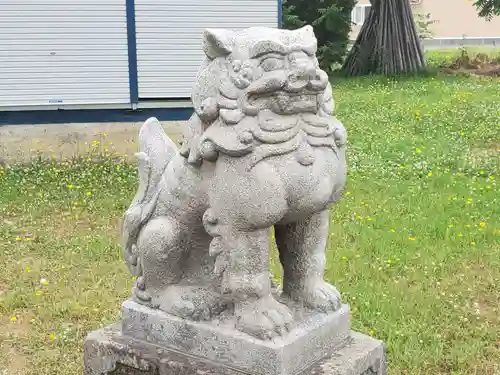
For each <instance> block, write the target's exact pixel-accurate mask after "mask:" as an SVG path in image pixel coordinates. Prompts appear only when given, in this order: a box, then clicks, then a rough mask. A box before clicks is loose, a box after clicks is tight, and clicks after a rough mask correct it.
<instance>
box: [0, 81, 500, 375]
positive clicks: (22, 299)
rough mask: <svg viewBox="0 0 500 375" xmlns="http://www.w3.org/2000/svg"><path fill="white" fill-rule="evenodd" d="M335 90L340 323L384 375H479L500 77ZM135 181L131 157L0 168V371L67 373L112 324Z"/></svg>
mask: <svg viewBox="0 0 500 375" xmlns="http://www.w3.org/2000/svg"><path fill="white" fill-rule="evenodd" d="M334 85H335V90H336V103H337V114H338V117H339V118H340V119H341V121H342V122H343V123H344V124H345V126H346V128H347V130H348V134H349V142H350V143H349V168H350V169H349V180H348V187H347V192H346V195H345V197H344V199H343V200H342V201H341V202H340V203H339V204H338V205H336V206H335V207H334V208H333V209H332V216H331V236H330V241H329V244H328V269H327V278H328V280H330V281H331V282H332V283H334V284H336V285H337V286H338V288H339V289H340V290H341V292H343V295H344V298H345V300H346V302H348V303H349V304H350V305H351V307H352V312H353V315H352V322H353V328H354V329H356V330H359V331H361V332H364V333H366V334H370V335H373V336H374V337H377V338H379V339H382V340H384V341H385V342H386V343H387V349H388V355H389V361H390V362H389V373H390V374H391V375H396V374H397V375H408V374H492V372H488V371H489V370H488V366H490V368H493V366H495V364H498V363H500V348H499V346H500V343H499V340H500V312H499V306H500V195H499V186H498V184H499V179H500V106H499V100H500V99H499V98H500V82H499V81H498V80H495V79H478V78H464V77H441V78H438V77H425V78H413V79H398V80H394V79H386V78H364V79H352V80H348V81H347V80H346V81H344V80H340V81H337V82H334ZM136 183H137V177H136V167H135V165H129V164H127V163H125V162H113V161H111V160H108V161H106V162H104V163H101V164H96V163H94V162H93V161H92V160H87V159H84V160H81V161H80V162H78V163H70V162H66V163H62V164H51V163H42V162H38V163H34V164H33V165H31V166H19V167H11V168H9V169H4V170H2V169H0V270H1V272H0V325H1V326H2V329H1V330H0V374H2V375H3V374H8V375H15V374H33V375H35V374H36V375H54V374H56V373H57V374H58V375H74V374H78V373H81V370H82V343H83V339H84V337H85V335H86V334H87V332H89V331H90V330H92V329H95V328H98V327H101V326H103V325H105V324H107V323H109V322H112V321H114V320H116V319H118V317H119V308H120V302H121V301H123V300H124V299H126V298H127V297H128V295H129V292H130V288H131V286H132V278H131V276H130V274H129V273H128V272H127V269H126V266H125V264H124V262H123V260H122V256H121V248H120V245H119V238H118V224H119V220H120V217H121V215H122V213H123V212H124V210H125V209H126V208H127V207H128V204H129V202H130V200H131V198H132V197H133V195H134V193H135V188H136ZM273 264H274V265H276V261H275V260H274V262H273ZM275 268H276V270H277V272H278V273H279V270H278V267H275ZM2 366H3V368H2ZM497 366H498V365H497ZM2 370H3V372H2ZM497 370H498V368H497Z"/></svg>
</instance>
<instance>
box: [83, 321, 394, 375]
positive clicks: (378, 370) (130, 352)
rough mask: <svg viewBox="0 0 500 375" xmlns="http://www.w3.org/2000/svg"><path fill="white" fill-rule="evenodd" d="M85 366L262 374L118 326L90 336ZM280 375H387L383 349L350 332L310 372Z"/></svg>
mask: <svg viewBox="0 0 500 375" xmlns="http://www.w3.org/2000/svg"><path fill="white" fill-rule="evenodd" d="M84 365H85V374H86V375H255V374H259V373H257V372H254V371H243V370H241V369H236V368H234V367H232V366H230V365H229V364H225V365H221V364H219V363H215V362H213V361H209V360H206V359H200V358H199V357H194V356H190V355H186V354H183V353H180V352H178V351H176V350H171V349H165V348H164V347H160V346H158V345H154V344H151V343H148V342H145V341H142V340H138V339H135V338H131V337H129V336H124V335H123V334H122V332H121V327H120V324H119V323H118V324H115V325H111V326H108V327H106V328H103V329H100V330H97V331H94V332H91V333H90V334H89V335H88V337H87V339H86V341H85V353H84ZM266 375H267V374H266ZM280 375H386V359H385V350H384V345H383V344H382V342H380V341H378V340H374V339H372V338H371V337H368V336H365V335H362V334H359V333H356V332H351V334H350V335H349V337H348V338H347V339H346V340H345V341H344V344H343V346H342V347H340V348H337V349H334V350H332V351H331V352H330V353H328V355H327V356H325V357H324V358H322V359H320V360H318V361H316V362H315V363H313V364H312V365H311V366H309V367H308V368H306V369H302V370H300V371H298V372H296V373H290V372H282V373H281V374H280Z"/></svg>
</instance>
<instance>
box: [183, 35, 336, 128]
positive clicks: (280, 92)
mask: <svg viewBox="0 0 500 375" xmlns="http://www.w3.org/2000/svg"><path fill="white" fill-rule="evenodd" d="M203 41H204V45H203V50H204V52H205V55H206V61H205V62H204V64H203V65H202V67H201V69H200V72H199V74H198V78H197V82H196V86H195V88H194V91H193V95H192V99H193V104H194V107H195V110H196V112H197V113H198V114H199V115H200V117H202V118H205V119H206V120H208V121H211V120H214V119H215V118H216V117H218V116H219V111H220V114H221V115H222V114H223V113H227V112H228V111H229V112H231V111H239V112H240V113H241V114H242V115H243V116H255V115H257V114H258V113H259V111H261V110H263V109H267V110H271V111H272V112H274V113H276V114H280V115H290V114H297V113H303V112H309V113H318V112H319V111H321V110H322V109H324V110H325V112H326V113H327V114H331V111H332V109H333V108H331V107H332V105H333V104H332V103H331V87H330V85H329V82H328V76H327V74H326V73H325V72H324V71H323V70H321V69H320V68H319V65H318V60H317V58H316V51H317V40H316V37H315V36H314V32H313V29H312V27H311V26H305V27H303V28H301V29H297V30H280V29H272V28H263V27H251V28H248V29H244V30H241V31H237V32H235V31H230V30H224V29H207V30H206V31H205V33H204V40H203ZM328 107H330V108H328ZM222 110H224V111H222ZM222 117H224V116H222ZM232 117H234V114H233V116H232ZM236 117H238V116H236Z"/></svg>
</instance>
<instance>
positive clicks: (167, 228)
mask: <svg viewBox="0 0 500 375" xmlns="http://www.w3.org/2000/svg"><path fill="white" fill-rule="evenodd" d="M198 232H199V233H198ZM203 234H205V236H203ZM203 242H205V244H204V243H203ZM204 245H205V246H204ZM138 246H139V249H140V253H141V254H142V257H141V265H142V276H141V277H139V278H138V280H137V286H136V293H135V295H136V298H139V299H141V298H142V297H144V296H145V297H146V299H149V300H150V304H151V305H152V306H153V307H155V308H159V309H161V310H163V311H165V312H168V313H170V314H172V315H176V316H180V317H183V318H187V319H193V320H199V319H209V318H210V317H211V316H212V315H213V314H215V313H217V312H220V311H222V310H223V309H224V305H223V303H222V301H221V299H220V296H219V294H218V293H216V292H215V291H214V288H213V286H212V285H210V283H209V282H207V283H205V284H206V285H204V284H199V285H186V284H185V283H184V284H183V285H179V283H180V282H181V281H183V280H185V279H186V273H187V274H188V277H187V278H188V279H189V278H190V277H191V276H192V273H193V270H192V268H193V267H191V266H192V264H193V259H196V258H197V257H196V256H193V253H195V252H202V251H207V249H208V236H206V233H204V229H203V226H202V225H201V223H200V226H199V228H194V227H193V226H190V227H188V226H187V225H184V224H182V223H180V222H178V221H177V220H175V219H173V218H169V217H165V216H163V217H158V218H155V219H153V220H151V221H150V222H149V223H148V224H147V225H146V227H145V228H144V229H143V230H142V231H141V234H140V236H139V239H138ZM195 266H197V264H195ZM201 279H202V275H200V277H198V278H197V280H196V281H197V282H198V283H200V281H201ZM208 281H210V280H208ZM141 289H142V290H141Z"/></svg>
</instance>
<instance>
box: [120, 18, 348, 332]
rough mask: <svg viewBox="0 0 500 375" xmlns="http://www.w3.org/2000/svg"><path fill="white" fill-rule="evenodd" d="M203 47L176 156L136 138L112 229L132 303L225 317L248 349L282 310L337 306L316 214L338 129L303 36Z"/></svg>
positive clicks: (251, 37)
mask: <svg viewBox="0 0 500 375" xmlns="http://www.w3.org/2000/svg"><path fill="white" fill-rule="evenodd" d="M203 41H204V47H203V49H204V53H205V59H204V61H203V63H202V65H201V67H200V70H199V72H198V75H197V78H196V84H195V87H194V90H193V93H192V101H193V106H194V109H195V111H194V114H193V115H192V117H191V119H190V120H189V123H188V125H187V126H186V128H185V129H184V130H185V134H184V137H183V139H182V142H181V146H180V148H179V149H178V148H177V146H176V145H175V144H174V143H173V142H172V141H171V140H170V139H169V138H168V137H167V136H166V134H165V133H164V131H163V129H162V127H161V125H160V123H159V122H158V121H157V120H156V119H155V118H151V119H149V120H147V121H146V123H145V124H144V125H143V127H142V129H141V131H140V135H139V143H140V152H139V153H138V159H139V175H140V185H139V189H138V192H137V194H136V196H135V197H134V199H133V202H132V204H131V206H130V208H129V209H128V210H127V211H126V214H125V216H124V219H123V227H122V234H123V241H124V255H125V258H126V262H127V264H128V266H129V268H130V270H131V272H132V273H133V274H134V275H135V276H136V277H137V279H136V283H135V286H134V291H133V298H134V300H135V301H136V302H138V303H140V304H143V305H146V306H148V307H150V308H153V309H159V310H161V311H164V312H166V313H169V314H172V315H174V316H177V317H181V318H184V319H188V320H191V321H193V320H195V321H211V320H214V319H222V317H226V318H227V319H233V321H234V326H235V327H236V329H238V330H239V331H242V332H244V333H247V334H249V335H251V336H254V337H256V338H259V339H263V340H266V339H270V338H273V337H277V336H283V335H284V334H286V332H287V331H289V330H290V329H291V327H293V324H294V319H295V313H294V311H296V308H295V307H294V306H301V308H302V309H304V311H318V310H321V311H323V312H328V311H335V310H337V309H339V308H340V307H341V298H340V294H339V292H338V291H337V290H336V289H335V287H333V286H332V285H330V284H328V283H326V282H325V281H324V280H323V274H324V269H325V246H326V243H327V237H328V225H329V211H328V207H329V205H330V204H331V203H333V202H335V201H336V200H338V199H339V197H340V195H341V191H342V189H343V187H344V185H345V182H346V161H345V151H346V131H345V129H344V127H343V126H342V124H341V123H340V122H339V121H338V120H337V119H336V118H335V117H334V116H333V106H334V103H333V96H332V88H331V85H330V83H329V80H328V76H327V75H326V73H325V72H324V71H322V70H321V69H320V68H319V65H318V60H317V58H316V56H315V54H316V50H317V41H316V38H315V36H314V33H313V30H312V28H311V27H310V26H306V27H303V28H301V29H298V30H294V31H289V30H278V29H268V28H260V27H252V28H248V29H244V30H241V31H228V30H219V29H209V30H206V31H205V34H204V38H203ZM271 229H274V233H275V238H276V245H277V248H278V250H279V256H280V260H281V264H282V266H283V271H284V278H283V283H282V284H283V285H282V288H281V289H280V293H279V294H278V293H277V292H276V290H275V288H274V287H273V285H272V281H271V277H270V271H269V246H270V239H271Z"/></svg>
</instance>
